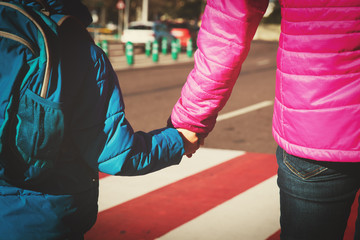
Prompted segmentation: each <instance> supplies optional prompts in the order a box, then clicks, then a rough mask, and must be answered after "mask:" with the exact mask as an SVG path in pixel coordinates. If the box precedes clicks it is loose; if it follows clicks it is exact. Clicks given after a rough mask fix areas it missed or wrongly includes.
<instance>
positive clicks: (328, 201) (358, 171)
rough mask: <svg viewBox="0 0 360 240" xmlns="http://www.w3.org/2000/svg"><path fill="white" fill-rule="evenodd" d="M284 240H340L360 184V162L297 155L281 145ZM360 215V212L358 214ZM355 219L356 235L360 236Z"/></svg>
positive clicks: (280, 170) (282, 233)
mask: <svg viewBox="0 0 360 240" xmlns="http://www.w3.org/2000/svg"><path fill="white" fill-rule="evenodd" d="M276 157H277V161H278V165H279V169H278V185H279V188H280V211H281V217H280V225H281V239H282V240H285V239H286V240H295V239H298V240H300V239H301V240H322V239H324V240H332V239H334V240H341V239H343V235H344V231H345V229H346V225H347V220H348V217H349V214H350V210H351V205H352V203H353V201H354V198H355V196H356V193H357V191H358V190H359V186H360V163H336V162H321V161H313V160H309V159H304V158H299V157H295V156H293V155H290V154H288V153H286V152H285V151H284V150H283V149H281V148H280V147H278V149H277V151H276ZM358 216H359V214H358ZM359 234H360V223H359V219H357V221H356V233H355V238H354V239H360V235H359Z"/></svg>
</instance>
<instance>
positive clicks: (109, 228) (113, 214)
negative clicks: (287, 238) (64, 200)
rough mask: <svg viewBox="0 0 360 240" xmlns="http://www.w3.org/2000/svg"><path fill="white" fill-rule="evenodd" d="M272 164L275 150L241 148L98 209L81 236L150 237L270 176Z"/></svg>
mask: <svg viewBox="0 0 360 240" xmlns="http://www.w3.org/2000/svg"><path fill="white" fill-rule="evenodd" d="M276 170H277V165H276V160H275V156H274V155H269V154H255V153H246V154H244V155H242V156H239V157H237V158H234V159H231V160H229V161H226V162H224V163H221V164H219V165H217V166H215V167H211V168H209V169H206V170H204V171H202V172H200V173H197V174H194V175H192V176H190V177H187V178H184V179H182V180H180V181H177V182H174V183H171V184H169V185H167V186H165V187H162V188H159V189H157V190H155V191H152V192H150V193H148V194H145V195H143V196H140V197H138V198H135V199H133V200H130V201H127V202H125V203H123V204H120V205H118V206H115V207H113V208H110V209H107V210H105V211H102V212H100V213H99V215H98V220H97V222H96V224H95V226H94V227H93V228H92V229H91V230H90V231H89V232H88V233H87V234H86V236H85V239H86V240H91V239H104V240H106V239H155V238H157V237H160V236H162V235H164V234H165V233H167V232H169V231H171V230H172V229H175V228H177V227H179V226H180V225H182V224H184V223H186V222H188V221H190V220H192V219H194V218H196V217H198V216H200V215H201V214H203V213H205V212H206V211H209V210H210V209H212V208H214V207H216V206H218V205H220V204H222V203H224V202H225V201H227V200H229V199H231V198H233V197H235V196H237V195H239V194H241V193H242V192H244V191H246V190H247V189H249V188H252V187H254V186H255V185H257V184H259V183H260V182H262V181H264V180H266V179H268V178H270V177H272V176H274V175H275V174H276ZM164 171H166V170H164ZM239 207H241V206H239Z"/></svg>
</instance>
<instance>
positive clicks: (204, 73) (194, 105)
mask: <svg viewBox="0 0 360 240" xmlns="http://www.w3.org/2000/svg"><path fill="white" fill-rule="evenodd" d="M267 5H268V0H256V1H254V0H208V1H207V6H206V8H205V11H204V15H203V21H202V25H201V28H200V31H199V35H198V42H197V44H198V50H197V51H196V52H195V54H194V60H195V66H194V68H193V70H192V71H191V72H190V74H189V75H188V78H187V81H186V83H185V85H184V86H183V88H182V91H181V97H180V98H179V100H178V101H177V103H176V104H175V106H174V108H173V111H172V114H171V121H172V124H173V126H174V127H177V128H185V129H189V130H191V131H194V132H197V133H201V134H204V135H206V134H208V133H209V132H210V131H211V130H212V129H213V127H214V125H215V122H216V117H217V115H218V112H219V111H220V110H221V109H222V108H223V107H224V105H225V104H226V102H227V100H228V99H229V97H230V94H231V91H232V89H233V86H234V84H235V82H236V79H237V78H238V76H239V73H240V70H241V65H242V63H243V62H244V60H245V58H246V56H247V54H248V52H249V49H250V43H251V40H252V39H253V37H254V35H255V32H256V29H257V27H258V24H259V22H260V20H261V18H262V16H263V14H264V12H265V10H266V8H267Z"/></svg>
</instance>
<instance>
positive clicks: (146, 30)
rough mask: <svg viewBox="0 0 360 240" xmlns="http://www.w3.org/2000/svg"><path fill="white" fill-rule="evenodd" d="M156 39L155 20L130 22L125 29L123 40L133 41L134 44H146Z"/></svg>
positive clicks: (123, 41) (124, 41) (125, 41)
mask: <svg viewBox="0 0 360 240" xmlns="http://www.w3.org/2000/svg"><path fill="white" fill-rule="evenodd" d="M154 40H155V31H154V22H130V23H129V27H128V28H127V29H124V32H123V34H122V36H121V42H122V43H127V42H131V43H133V44H134V45H145V43H147V42H149V41H150V42H153V41H154Z"/></svg>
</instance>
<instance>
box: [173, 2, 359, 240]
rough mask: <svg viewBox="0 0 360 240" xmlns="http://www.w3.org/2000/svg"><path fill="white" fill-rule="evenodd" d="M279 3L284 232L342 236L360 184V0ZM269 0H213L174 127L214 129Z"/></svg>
mask: <svg viewBox="0 0 360 240" xmlns="http://www.w3.org/2000/svg"><path fill="white" fill-rule="evenodd" d="M280 4H281V8H282V23H281V30H282V32H281V35H280V40H279V49H278V55H277V66H278V67H277V68H278V69H277V73H276V97H275V103H274V115H273V135H274V138H275V140H276V141H277V143H278V144H279V148H278V150H277V158H278V164H279V170H278V185H279V187H280V203H281V218H280V222H281V228H282V234H281V237H282V239H306V240H309V239H317V240H319V239H327V240H328V239H342V237H343V234H344V231H345V228H346V224H347V218H348V216H349V212H350V208H351V204H352V202H353V201H354V198H355V195H356V192H357V191H358V189H359V183H360V166H359V165H360V163H359V162H360V0H322V1H314V0H280ZM267 5H268V0H208V1H207V6H206V9H205V12H204V15H203V22H202V26H201V29H200V32H199V36H198V47H199V49H198V50H197V51H196V53H195V67H194V69H193V70H192V71H191V73H190V74H189V76H188V79H187V82H186V83H185V85H184V87H183V90H182V93H181V97H180V99H179V100H178V102H177V103H176V105H175V107H174V109H173V112H172V115H171V121H172V124H173V125H174V126H175V127H178V128H179V127H180V128H185V129H188V130H191V131H193V132H194V133H197V134H202V135H203V136H206V135H207V134H208V133H209V132H210V131H211V130H212V129H213V127H214V125H215V122H216V117H217V114H218V112H219V111H220V110H221V109H222V108H223V107H224V105H225V103H226V101H227V100H228V98H229V96H230V94H231V90H232V88H233V86H234V84H235V81H236V79H237V78H238V75H239V73H240V69H241V65H242V63H243V61H244V60H245V58H246V56H247V54H248V52H249V48H250V43H251V40H252V38H253V36H254V34H255V31H256V29H257V26H258V24H259V22H260V20H261V18H262V16H263V14H264V12H265V10H266V8H267ZM356 228H357V233H356V236H355V238H356V239H360V235H359V233H358V231H359V230H360V224H359V222H358V223H357V227H356Z"/></svg>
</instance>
